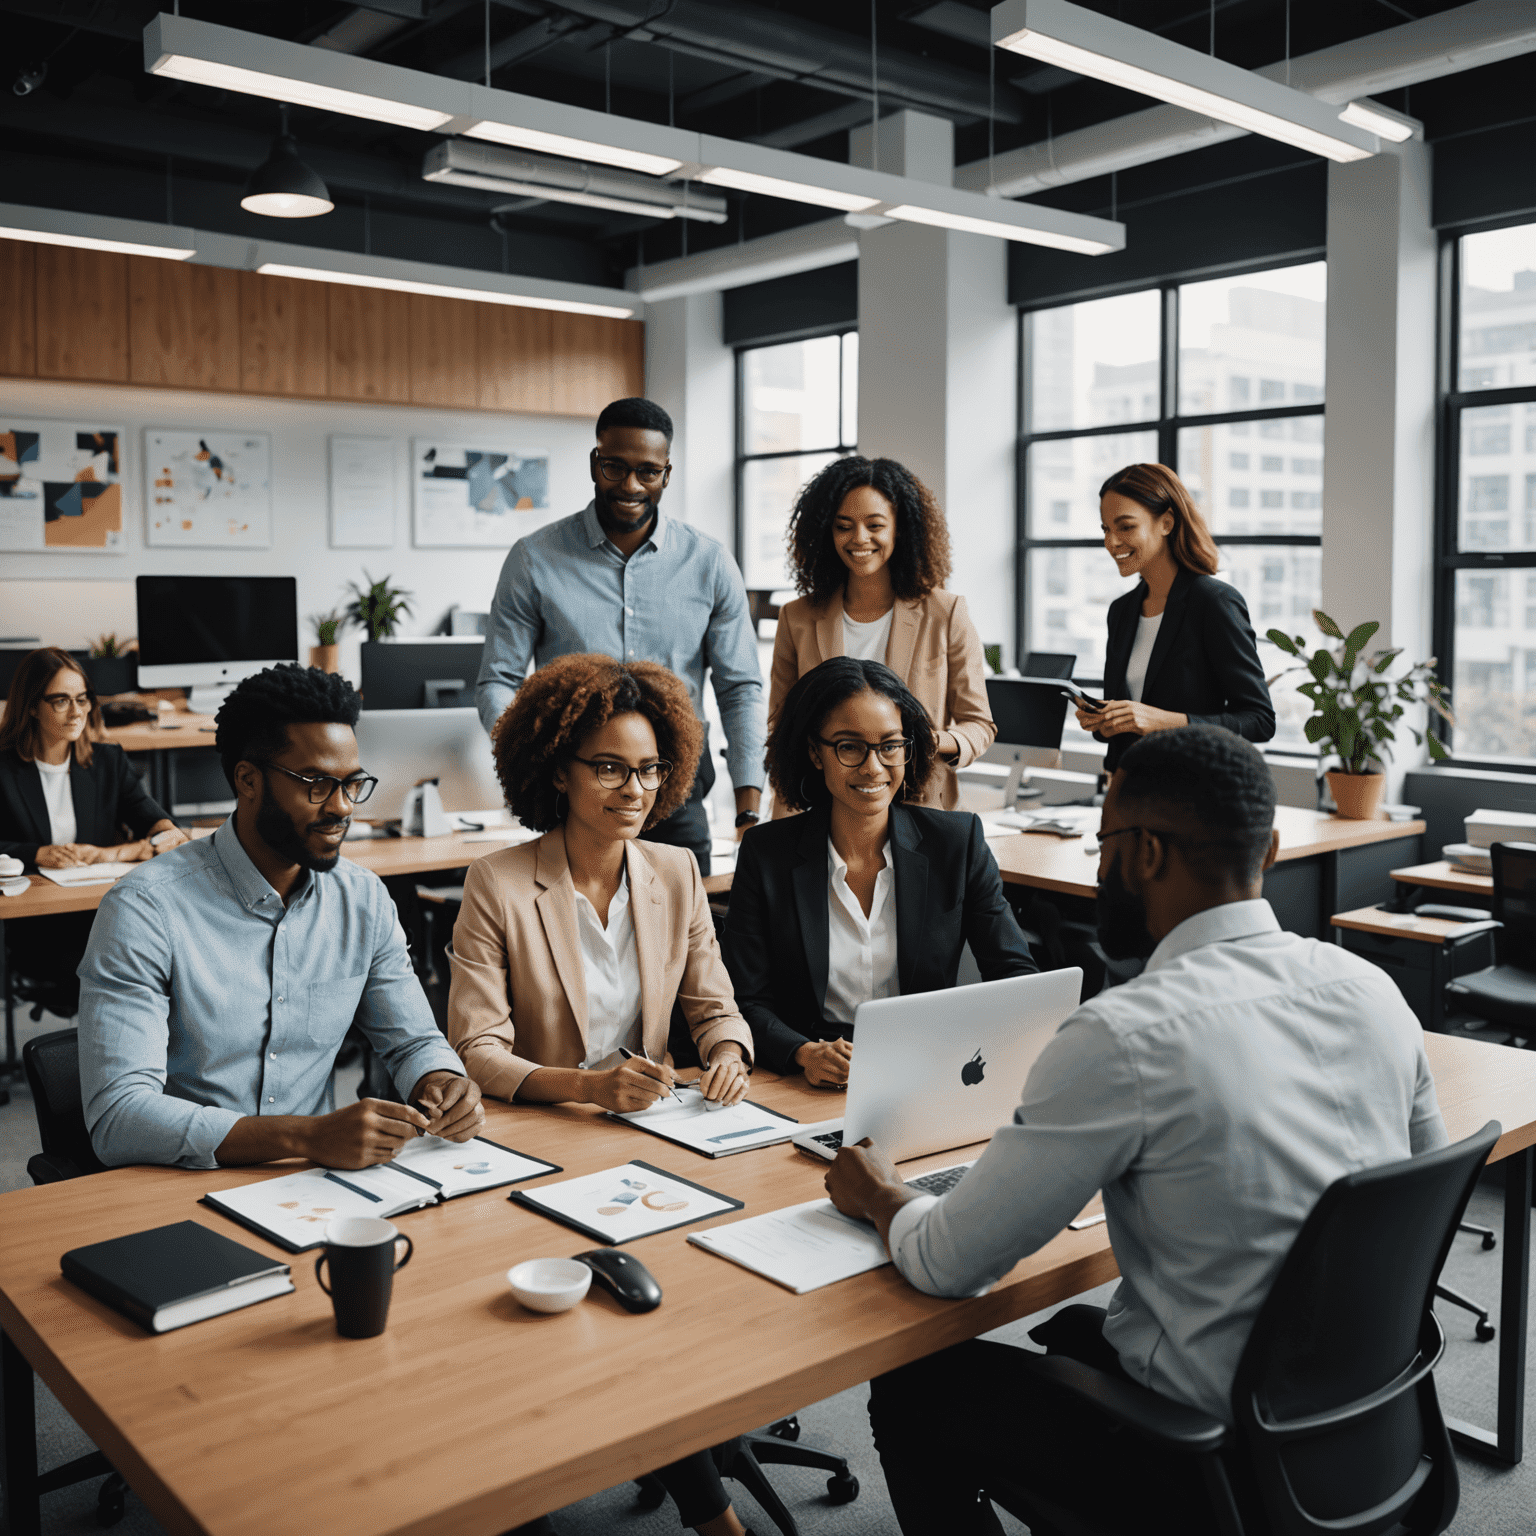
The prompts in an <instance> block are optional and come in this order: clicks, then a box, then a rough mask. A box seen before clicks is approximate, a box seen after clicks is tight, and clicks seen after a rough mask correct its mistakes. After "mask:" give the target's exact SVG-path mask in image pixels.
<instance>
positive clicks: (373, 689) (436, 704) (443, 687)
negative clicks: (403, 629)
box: [362, 635, 485, 711]
mask: <svg viewBox="0 0 1536 1536" xmlns="http://www.w3.org/2000/svg"><path fill="white" fill-rule="evenodd" d="M484 650H485V641H484V640H479V639H474V640H472V639H468V638H466V637H464V636H454V635H427V636H424V637H422V638H420V639H415V640H377V641H373V642H371V643H370V644H368V645H365V646H364V647H363V688H362V693H363V708H364V709H365V710H370V711H371V710H375V709H461V708H465V707H467V706H469V705H471V704H473V703H474V702H475V679H476V678H477V677H478V676H479V675H480V656H481V653H482V652H483V651H484Z"/></svg>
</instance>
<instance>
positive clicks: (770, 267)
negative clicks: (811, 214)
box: [625, 219, 859, 304]
mask: <svg viewBox="0 0 1536 1536" xmlns="http://www.w3.org/2000/svg"><path fill="white" fill-rule="evenodd" d="M858 254H859V236H858V231H857V230H853V229H850V228H849V227H848V226H847V225H846V224H845V223H843V221H842V220H841V219H824V220H822V221H820V222H819V223H816V224H802V225H800V226H799V228H797V229H786V230H781V231H780V232H779V233H778V234H776V235H763V236H761V237H760V238H759V239H756V240H744V241H742V242H741V244H739V245H725V246H720V247H718V248H717V249H715V250H713V251H701V252H700V253H699V254H698V255H697V256H680V257H678V258H677V259H676V260H674V261H659V262H657V263H656V264H655V265H654V266H643V267H631V268H630V269H629V272H628V274H627V275H626V277H625V286H626V287H628V289H629V290H630V292H631V293H638V294H639V295H640V296H641V297H642V298H643V299H644V300H645V301H646V303H647V304H655V303H658V302H660V301H661V300H663V299H676V298H681V297H682V296H683V295H684V294H689V293H710V292H714V291H716V290H718V289H721V288H741V287H745V286H746V284H748V283H763V282H767V281H768V279H769V278H771V277H788V276H790V275H791V274H792V273H795V272H813V271H815V270H816V269H817V268H819V267H833V266H838V265H840V264H841V263H843V262H845V261H854V260H857V258H858Z"/></svg>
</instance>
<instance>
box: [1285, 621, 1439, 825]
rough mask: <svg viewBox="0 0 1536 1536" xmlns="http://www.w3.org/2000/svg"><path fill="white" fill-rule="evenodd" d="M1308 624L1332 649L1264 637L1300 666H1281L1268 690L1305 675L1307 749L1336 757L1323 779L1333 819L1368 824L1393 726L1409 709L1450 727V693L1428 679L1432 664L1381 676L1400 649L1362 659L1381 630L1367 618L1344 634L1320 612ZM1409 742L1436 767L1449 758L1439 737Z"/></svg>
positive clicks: (1383, 779)
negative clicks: (1425, 710)
mask: <svg viewBox="0 0 1536 1536" xmlns="http://www.w3.org/2000/svg"><path fill="white" fill-rule="evenodd" d="M1312 622H1313V623H1314V624H1316V625H1317V627H1318V628H1319V629H1320V630H1322V632H1323V633H1324V634H1325V635H1328V636H1331V637H1332V638H1333V639H1335V640H1338V641H1340V642H1341V645H1340V646H1339V648H1338V649H1337V650H1334V651H1330V650H1327V649H1326V648H1323V647H1319V648H1318V649H1317V650H1316V651H1314V652H1313V653H1312V655H1311V656H1310V657H1308V656H1307V654H1306V644H1307V642H1306V641H1305V640H1304V639H1303V638H1302V637H1301V636H1300V635H1296V636H1295V637H1292V636H1290V635H1284V634H1281V632H1280V631H1279V630H1278V629H1272V630H1270V631H1269V640H1270V643H1271V644H1272V645H1276V646H1278V647H1279V648H1280V649H1281V650H1282V651H1284V652H1285V653H1286V655H1287V656H1295V657H1296V658H1297V659H1298V660H1300V661H1301V663H1302V665H1301V666H1300V667H1288V668H1287V669H1286V670H1285V671H1284V672H1281V673H1277V674H1276V676H1275V677H1272V678H1270V680H1269V681H1270V683H1271V684H1273V683H1275V682H1277V681H1278V680H1279V679H1280V678H1281V677H1288V676H1289V675H1290V674H1291V673H1292V672H1306V673H1308V674H1309V676H1310V681H1308V682H1305V683H1302V684H1301V686H1300V687H1299V688H1297V690H1296V691H1297V692H1298V693H1300V694H1303V695H1305V696H1306V697H1307V698H1308V699H1310V700H1311V701H1312V709H1313V714H1312V717H1311V718H1310V719H1309V720H1308V721H1307V723H1306V726H1305V730H1306V733H1307V740H1308V741H1310V742H1312V743H1314V744H1315V745H1316V747H1317V749H1318V752H1319V754H1320V755H1321V756H1322V757H1325V758H1326V757H1336V758H1337V759H1338V760H1339V766H1338V767H1337V768H1334V769H1330V770H1329V772H1328V775H1327V778H1328V789H1329V792H1330V793H1331V794H1332V795H1333V803H1334V804H1335V805H1336V806H1337V807H1338V809H1339V815H1341V816H1348V817H1351V818H1353V819H1354V820H1359V821H1363V820H1370V819H1372V818H1373V817H1375V816H1376V815H1377V813H1378V809H1379V807H1380V805H1381V799H1382V796H1383V794H1384V793H1385V792H1386V787H1387V776H1386V774H1385V773H1384V772H1383V771H1382V767H1381V764H1382V759H1383V758H1387V757H1390V756H1391V755H1392V740H1393V738H1394V737H1395V736H1396V734H1397V728H1398V721H1400V720H1401V719H1402V717H1403V715H1404V714H1405V713H1406V711H1407V709H1408V707H1409V706H1410V705H1413V704H1425V705H1428V707H1429V708H1430V709H1432V710H1433V711H1434V712H1435V713H1436V714H1437V715H1439V716H1440V718H1441V719H1442V720H1445V721H1446V722H1447V723H1448V724H1450V725H1455V723H1456V721H1455V718H1454V717H1453V716H1452V714H1451V711H1450V700H1451V695H1450V690H1449V689H1448V688H1446V687H1445V685H1444V684H1443V683H1441V682H1440V681H1439V680H1438V679H1437V678H1436V677H1435V675H1434V665H1435V662H1434V658H1433V657H1431V658H1430V659H1429V660H1428V661H1421V662H1417V663H1416V664H1415V665H1413V666H1411V667H1409V668H1408V670H1407V671H1406V672H1404V673H1403V674H1402V675H1401V676H1399V677H1390V676H1388V668H1389V667H1391V665H1392V663H1393V662H1394V661H1396V660H1397V658H1398V657H1399V656H1401V655H1402V654H1403V652H1402V647H1401V646H1398V647H1397V648H1395V649H1393V650H1389V651H1375V652H1372V654H1370V655H1369V656H1366V655H1362V654H1361V653H1362V652H1363V651H1364V650H1365V647H1366V644H1367V643H1368V642H1369V640H1370V638H1371V636H1372V635H1374V634H1375V633H1376V631H1377V630H1378V629H1380V628H1381V625H1380V624H1379V623H1378V622H1377V621H1376V620H1374V619H1372V620H1370V621H1369V622H1367V623H1365V624H1359V625H1357V626H1356V627H1355V628H1354V629H1352V630H1350V632H1349V633H1348V634H1347V635H1346V634H1345V633H1344V631H1343V630H1341V629H1340V628H1339V626H1338V625H1337V624H1335V623H1334V621H1333V620H1332V619H1330V618H1329V617H1328V615H1327V614H1326V613H1324V612H1322V610H1321V609H1314V610H1313V613H1312ZM1408 729H1409V731H1411V732H1412V734H1413V739H1414V741H1415V742H1418V743H1420V744H1422V743H1423V742H1424V740H1425V738H1426V737H1428V740H1429V755H1430V757H1431V758H1432V759H1433V760H1434V761H1435V762H1441V761H1443V760H1444V759H1445V758H1446V757H1448V756H1449V755H1450V754H1449V753H1448V752H1447V751H1446V750H1445V747H1444V745H1443V744H1442V743H1441V741H1440V739H1439V737H1437V736H1435V735H1434V734H1433V733H1431V732H1428V731H1419V730H1415V729H1414V727H1413V726H1411V725H1410V726H1409V727H1408Z"/></svg>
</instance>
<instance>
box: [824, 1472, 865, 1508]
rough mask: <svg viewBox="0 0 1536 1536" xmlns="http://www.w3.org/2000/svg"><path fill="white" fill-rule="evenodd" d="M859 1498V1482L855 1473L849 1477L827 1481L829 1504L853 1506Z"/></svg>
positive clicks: (831, 1478)
mask: <svg viewBox="0 0 1536 1536" xmlns="http://www.w3.org/2000/svg"><path fill="white" fill-rule="evenodd" d="M858 1496H859V1480H858V1478H856V1477H855V1476H854V1475H853V1473H851V1472H850V1473H849V1474H848V1476H847V1477H829V1478H828V1479H827V1503H829V1504H852V1503H853V1501H854V1500H855V1499H856V1498H858Z"/></svg>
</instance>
